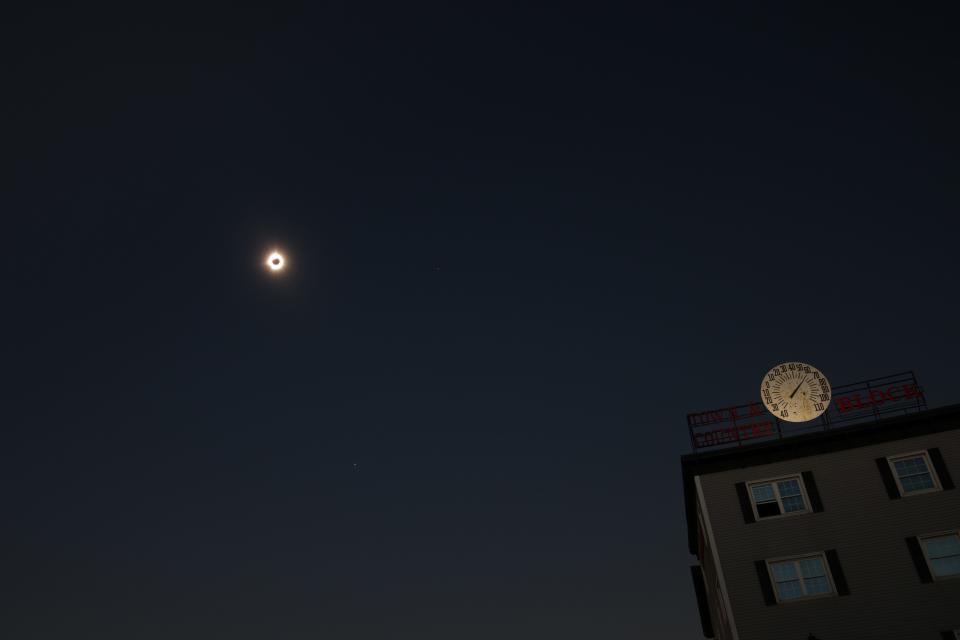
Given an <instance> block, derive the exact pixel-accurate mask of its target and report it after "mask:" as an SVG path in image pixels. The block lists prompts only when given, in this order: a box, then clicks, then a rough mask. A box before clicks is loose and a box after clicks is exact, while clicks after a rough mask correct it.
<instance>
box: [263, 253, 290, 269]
mask: <svg viewBox="0 0 960 640" xmlns="http://www.w3.org/2000/svg"><path fill="white" fill-rule="evenodd" d="M285 263H286V259H285V258H284V257H283V254H281V253H280V252H279V251H274V252H273V253H271V254H270V255H269V256H267V262H266V264H267V267H268V268H269V269H270V270H271V271H282V270H283V265H284V264H285Z"/></svg>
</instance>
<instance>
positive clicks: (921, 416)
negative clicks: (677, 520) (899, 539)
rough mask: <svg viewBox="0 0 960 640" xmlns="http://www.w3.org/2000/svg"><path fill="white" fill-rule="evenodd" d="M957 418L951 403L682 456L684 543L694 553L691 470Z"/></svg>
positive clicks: (913, 432)
mask: <svg viewBox="0 0 960 640" xmlns="http://www.w3.org/2000/svg"><path fill="white" fill-rule="evenodd" d="M958 418H960V404H952V405H949V406H946V407H939V408H937V409H928V410H926V411H921V412H919V413H911V414H908V415H903V416H896V417H894V418H887V419H885V420H880V421H878V422H868V423H861V424H856V425H851V426H849V427H839V428H836V429H832V430H829V431H817V432H815V433H807V434H803V435H798V436H792V437H788V438H783V439H780V440H773V441H767V442H759V443H756V444H749V445H743V446H740V447H735V448H729V449H720V450H717V451H706V452H703V453H688V454H686V455H683V456H681V457H680V467H681V470H682V472H683V498H684V502H685V503H686V517H687V544H688V547H689V549H690V553H691V554H693V555H696V553H697V525H696V523H697V496H696V491H695V489H694V487H693V478H694V476H698V475H703V474H706V473H717V472H720V471H728V470H730V469H742V468H744V467H751V466H755V465H759V464H770V463H772V462H781V461H783V460H792V459H795V458H804V457H807V456H814V455H820V454H823V453H830V452H833V451H842V450H845V449H855V448H857V447H863V446H866V445H870V444H876V443H878V442H890V441H893V440H902V439H904V438H912V437H914V436H920V435H925V434H928V433H939V432H941V431H950V430H952V429H960V420H958Z"/></svg>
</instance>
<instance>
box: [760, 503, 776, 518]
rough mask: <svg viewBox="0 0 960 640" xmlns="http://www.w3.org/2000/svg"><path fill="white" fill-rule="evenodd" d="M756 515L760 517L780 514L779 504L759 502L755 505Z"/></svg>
mask: <svg viewBox="0 0 960 640" xmlns="http://www.w3.org/2000/svg"><path fill="white" fill-rule="evenodd" d="M757 515H758V516H760V517H761V518H769V517H770V516H778V515H780V505H778V504H777V503H776V502H761V503H760V504H758V505H757Z"/></svg>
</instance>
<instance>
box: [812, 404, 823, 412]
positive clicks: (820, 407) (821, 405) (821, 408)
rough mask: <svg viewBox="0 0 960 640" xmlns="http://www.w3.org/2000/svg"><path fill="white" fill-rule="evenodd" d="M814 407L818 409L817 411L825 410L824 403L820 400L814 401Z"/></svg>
mask: <svg viewBox="0 0 960 640" xmlns="http://www.w3.org/2000/svg"><path fill="white" fill-rule="evenodd" d="M813 408H814V409H816V410H817V411H823V404H822V403H820V402H814V403H813Z"/></svg>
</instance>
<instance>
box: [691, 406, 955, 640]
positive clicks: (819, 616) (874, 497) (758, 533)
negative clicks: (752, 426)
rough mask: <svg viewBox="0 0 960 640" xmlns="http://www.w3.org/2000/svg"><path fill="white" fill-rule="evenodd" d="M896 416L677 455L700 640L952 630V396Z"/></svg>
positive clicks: (900, 639) (902, 635)
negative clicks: (927, 407)
mask: <svg viewBox="0 0 960 640" xmlns="http://www.w3.org/2000/svg"><path fill="white" fill-rule="evenodd" d="M840 410H841V411H842V410H843V408H842V407H841V409H840ZM874 413H876V411H874ZM901 413H902V415H897V416H894V417H884V416H874V419H872V420H870V421H869V422H865V423H864V422H861V423H859V424H852V425H832V426H831V425H829V424H828V423H825V425H824V427H823V428H822V429H818V430H817V431H814V432H806V433H803V434H801V435H795V436H790V437H785V436H784V435H782V434H780V435H779V437H775V438H773V439H769V438H768V439H766V440H764V441H753V442H747V441H746V440H744V441H743V442H738V443H734V444H730V442H726V443H724V444H725V446H724V447H722V448H719V449H713V450H711V448H710V447H701V448H699V449H698V450H696V451H695V452H694V453H691V454H689V455H685V456H683V457H682V460H681V465H682V469H683V481H684V496H685V501H686V518H687V530H688V544H689V548H690V553H692V554H694V555H696V556H697V559H698V560H699V563H698V564H697V565H695V566H693V567H692V571H693V577H694V585H695V590H696V593H697V601H698V604H699V607H700V616H701V622H702V624H703V629H704V636H705V637H712V638H718V639H720V640H772V639H777V640H811V639H815V640H860V639H863V640H867V639H870V640H938V639H941V638H953V639H960V491H957V490H956V488H955V482H956V481H960V405H954V406H950V407H945V408H940V409H935V410H917V411H915V412H913V413H909V414H908V413H903V412H901ZM699 415H705V414H699ZM768 417H769V416H768ZM739 429H743V427H739ZM723 431H726V432H731V431H730V429H726V430H717V431H715V432H714V433H718V432H723ZM731 433H740V431H737V428H735V429H734V431H732V432H731ZM691 440H694V434H693V431H692V430H691ZM737 444H739V446H737ZM694 446H695V448H696V444H695V445H694ZM711 446H713V441H711Z"/></svg>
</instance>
